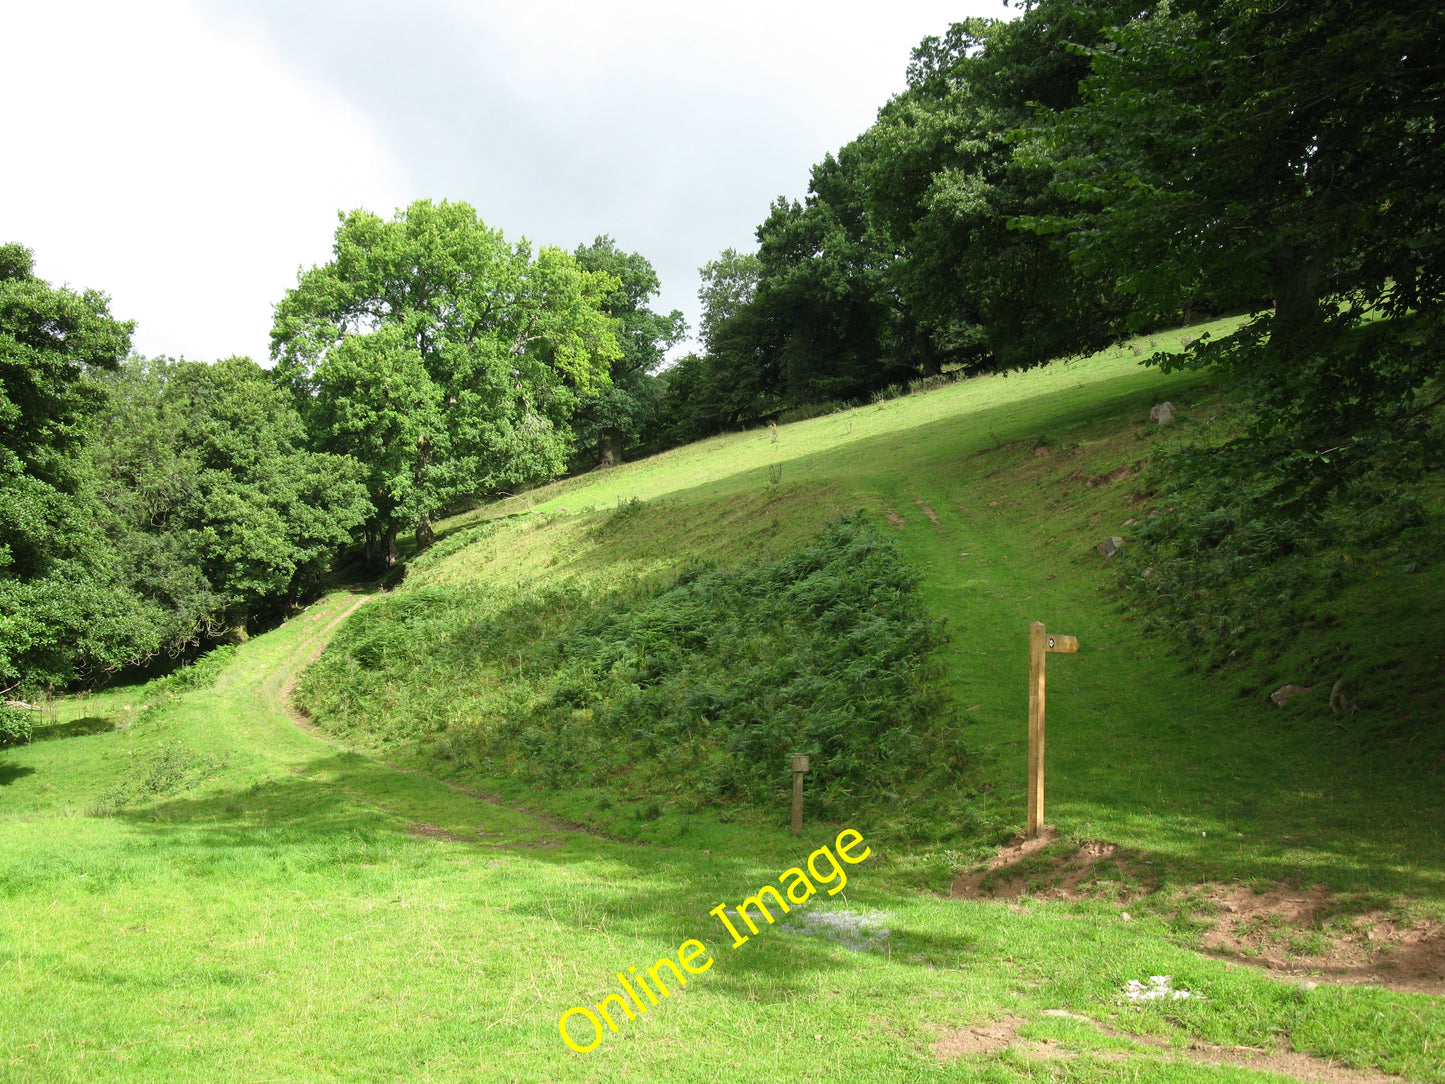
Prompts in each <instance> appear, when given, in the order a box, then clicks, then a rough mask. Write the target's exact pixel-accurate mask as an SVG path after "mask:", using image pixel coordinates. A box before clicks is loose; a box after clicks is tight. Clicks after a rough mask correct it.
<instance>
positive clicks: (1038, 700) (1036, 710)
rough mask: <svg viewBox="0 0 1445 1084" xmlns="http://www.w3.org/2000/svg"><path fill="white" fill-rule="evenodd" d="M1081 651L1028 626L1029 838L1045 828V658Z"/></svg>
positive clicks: (1038, 624)
mask: <svg viewBox="0 0 1445 1084" xmlns="http://www.w3.org/2000/svg"><path fill="white" fill-rule="evenodd" d="M1078 650H1079V641H1078V639H1077V638H1076V637H1073V636H1051V635H1049V633H1048V632H1046V631H1045V629H1044V623H1043V622H1042V621H1035V622H1034V623H1033V624H1032V625H1030V626H1029V826H1028V831H1027V832H1026V833H1025V835H1026V836H1027V838H1029V839H1033V838H1034V837H1035V836H1037V835H1038V834H1039V829H1040V828H1042V827H1043V826H1044V656H1045V655H1047V654H1048V653H1049V652H1054V653H1056V654H1061V655H1072V654H1074V652H1076V651H1078ZM794 778H796V776H795V777H794Z"/></svg>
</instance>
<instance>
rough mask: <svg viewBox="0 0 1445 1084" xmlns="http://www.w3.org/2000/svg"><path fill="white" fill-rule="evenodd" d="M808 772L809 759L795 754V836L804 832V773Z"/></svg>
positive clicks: (800, 754)
mask: <svg viewBox="0 0 1445 1084" xmlns="http://www.w3.org/2000/svg"><path fill="white" fill-rule="evenodd" d="M807 770H808V758H807V757H806V756H804V755H803V754H802V753H794V754H793V835H797V834H798V833H799V832H801V831H802V830H803V773H805V772H806V771H807Z"/></svg>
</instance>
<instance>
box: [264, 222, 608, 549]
mask: <svg viewBox="0 0 1445 1084" xmlns="http://www.w3.org/2000/svg"><path fill="white" fill-rule="evenodd" d="M618 288H619V280H618V279H617V278H615V277H614V276H612V275H610V274H608V273H607V272H605V271H588V270H585V269H584V268H583V267H582V266H581V265H580V264H579V263H578V262H577V260H576V258H575V257H573V256H572V255H571V254H569V253H567V252H565V251H564V250H562V249H558V248H548V247H544V248H542V249H540V250H539V251H537V252H536V254H535V255H534V254H533V252H532V248H531V245H530V244H528V243H527V242H526V241H525V240H524V241H522V242H520V243H518V244H516V245H511V244H508V243H507V242H506V240H505V239H504V238H503V236H502V234H501V232H500V231H497V230H493V229H490V228H488V227H487V226H486V224H485V223H483V222H482V221H481V219H480V218H479V217H478V216H477V213H476V211H475V210H474V209H473V208H472V207H470V206H468V205H467V204H465V203H448V202H445V201H444V202H442V203H438V204H433V203H432V202H431V201H429V200H419V201H417V202H415V203H413V204H412V205H411V206H410V207H408V208H407V209H406V210H405V211H399V212H398V213H397V214H396V216H395V217H394V218H393V219H392V220H391V221H385V220H383V219H382V218H380V217H379V216H377V215H375V214H372V213H370V212H366V211H360V210H358V211H353V212H351V213H350V214H346V215H343V216H342V217H341V225H340V226H339V227H338V228H337V230H336V237H335V243H334V245H333V249H332V259H331V261H330V262H329V263H327V264H325V265H323V266H320V267H314V268H312V269H311V270H310V271H307V272H304V273H303V274H302V275H301V276H300V279H299V281H298V282H297V285H296V286H295V287H293V288H292V289H291V290H290V291H288V292H287V294H286V296H285V297H284V298H283V299H282V301H281V302H280V304H278V305H277V306H276V319H275V326H274V328H273V330H272V354H273V356H274V357H275V358H276V359H277V363H278V365H277V367H278V371H279V372H280V374H281V376H282V378H283V379H285V380H287V381H288V382H289V383H290V385H291V387H292V388H293V390H294V393H295V395H296V398H297V402H298V404H299V405H300V407H301V409H302V412H303V415H304V416H305V418H306V424H307V427H308V429H309V430H310V432H311V434H312V437H313V440H314V441H315V444H316V447H317V448H318V450H323V451H328V452H334V453H338V454H345V455H351V456H354V457H355V458H356V459H358V460H359V461H360V462H361V463H362V464H364V466H365V468H366V472H367V473H366V483H367V488H368V490H369V493H370V496H371V501H372V504H373V506H374V513H373V515H372V516H371V517H370V519H369V520H368V522H367V524H366V532H367V536H368V540H369V543H380V544H381V545H382V547H383V553H384V556H386V558H387V559H388V560H393V559H394V558H395V552H396V551H395V541H394V540H395V536H396V532H397V530H398V529H399V528H403V527H411V528H414V529H415V530H416V533H417V542H418V545H420V546H424V545H426V544H427V543H428V542H429V541H430V538H431V520H432V517H433V516H435V515H436V514H437V513H439V512H441V511H442V510H444V509H446V508H447V507H449V506H450V505H452V504H454V503H455V502H457V501H459V500H461V499H464V498H467V497H470V496H472V495H475V494H479V493H486V492H491V491H497V490H501V489H505V488H509V487H513V486H517V485H520V484H522V483H524V482H529V481H533V480H535V479H538V478H545V477H548V476H551V475H555V474H559V473H561V472H562V470H563V469H564V468H565V466H566V462H567V457H568V453H569V451H570V448H571V444H572V438H573V432H572V428H571V419H572V417H573V413H574V411H575V409H576V407H577V405H578V403H579V401H580V400H581V398H582V397H583V396H586V395H588V394H591V393H595V392H597V391H598V390H599V389H601V388H603V387H606V386H607V385H608V384H609V383H610V379H611V376H610V367H611V365H612V363H613V362H614V361H616V360H618V359H619V358H621V357H622V356H623V349H622V347H621V346H620V345H619V343H618V338H617V328H616V322H615V321H614V320H612V319H611V318H610V317H609V316H608V315H607V313H606V312H605V311H604V308H603V306H604V304H605V302H606V299H607V298H608V297H609V296H610V295H611V294H612V293H613V292H614V291H615V290H617V289H618Z"/></svg>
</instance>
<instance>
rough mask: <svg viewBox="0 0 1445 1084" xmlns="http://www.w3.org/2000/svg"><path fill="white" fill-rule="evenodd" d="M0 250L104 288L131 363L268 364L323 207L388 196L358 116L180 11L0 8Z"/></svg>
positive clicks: (186, 7)
mask: <svg viewBox="0 0 1445 1084" xmlns="http://www.w3.org/2000/svg"><path fill="white" fill-rule="evenodd" d="M0 26H3V36H4V37H5V39H6V40H7V42H9V43H11V48H9V49H7V67H8V68H9V70H8V72H7V82H8V83H9V84H10V86H11V87H12V88H14V89H12V96H11V98H10V102H9V103H8V104H7V120H6V125H7V129H8V131H7V142H8V143H9V145H10V147H11V149H12V158H11V161H10V163H9V164H8V166H7V168H6V170H5V171H4V172H3V173H0V240H15V241H20V242H21V243H22V244H25V245H28V246H29V247H30V248H32V249H34V250H35V254H36V261H37V272H38V273H39V274H40V275H41V276H42V277H44V278H48V279H50V280H52V281H55V282H57V283H58V282H68V283H70V285H72V286H74V287H76V288H83V287H91V288H95V289H100V290H103V291H104V292H106V293H108V294H110V295H111V298H112V305H111V311H112V313H113V314H114V315H116V316H118V317H122V318H135V319H136V320H137V321H138V327H137V330H136V335H135V346H136V348H137V349H138V350H140V351H141V352H142V353H146V354H157V353H171V354H185V355H187V356H189V357H193V358H199V359H204V360H212V359H214V358H216V357H218V356H222V355H225V354H229V353H248V354H251V355H253V356H255V357H257V358H258V359H261V358H264V357H265V356H266V350H267V345H268V338H267V333H268V331H269V328H270V323H271V305H272V304H273V303H274V302H275V301H277V300H279V298H280V297H281V295H282V293H283V292H284V291H285V289H286V288H287V287H288V286H290V285H291V284H292V283H294V281H295V274H296V269H297V267H298V265H300V264H303V263H305V264H308V265H309V264H310V263H314V262H317V261H320V260H324V259H326V257H327V255H328V253H329V250H330V239H331V233H332V231H333V229H334V228H335V224H336V219H335V215H336V212H337V211H338V210H341V209H346V208H349V207H353V206H357V205H359V204H368V205H382V206H385V207H387V208H388V209H389V208H390V207H391V206H395V205H396V204H398V203H400V202H402V200H403V192H404V188H403V181H402V177H403V175H402V171H401V170H400V168H399V167H398V166H397V164H396V163H395V162H394V161H393V160H392V158H391V157H390V152H389V151H388V150H387V149H386V148H385V147H384V145H383V144H382V143H381V142H380V140H379V139H378V137H377V136H376V135H375V134H374V133H373V132H372V131H371V129H370V128H369V126H368V124H367V122H366V120H365V118H364V117H362V116H361V115H360V114H359V113H358V112H357V111H356V110H355V109H354V108H353V107H351V106H349V105H348V104H347V103H346V102H345V101H343V100H342V99H341V98H340V97H338V96H337V95H335V94H332V93H329V92H327V91H326V90H324V89H323V88H319V87H318V86H316V85H315V84H314V83H310V82H307V81H305V80H303V79H300V78H298V77H297V76H295V75H293V74H291V73H290V72H288V71H287V70H286V69H285V68H284V67H282V65H281V64H280V63H279V62H278V61H277V59H276V58H275V56H274V55H273V54H272V52H271V50H270V48H269V47H268V46H267V45H266V44H265V43H264V41H262V40H261V39H260V38H259V37H255V36H245V35H239V34H233V35H223V34H221V33H220V32H218V30H217V28H216V27H215V26H214V25H212V24H210V23H208V22H206V21H205V20H204V19H202V18H201V17H200V15H199V14H198V13H197V12H196V11H195V10H194V8H193V7H192V5H190V4H188V3H185V2H182V0H151V2H146V3H134V4H130V3H128V4H117V3H114V2H104V0H100V2H87V0H58V2H57V0H51V2H49V3H46V4H33V5H10V6H9V8H8V10H7V12H6V14H5V15H4V16H3V23H0Z"/></svg>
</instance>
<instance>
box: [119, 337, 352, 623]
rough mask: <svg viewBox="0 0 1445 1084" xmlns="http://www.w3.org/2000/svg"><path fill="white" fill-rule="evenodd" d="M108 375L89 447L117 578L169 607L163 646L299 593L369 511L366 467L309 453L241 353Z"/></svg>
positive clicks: (271, 387)
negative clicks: (117, 567)
mask: <svg viewBox="0 0 1445 1084" xmlns="http://www.w3.org/2000/svg"><path fill="white" fill-rule="evenodd" d="M102 383H103V385H104V387H105V388H106V390H107V392H108V396H107V398H108V405H107V407H106V408H105V409H104V410H102V411H100V412H99V414H98V415H97V417H96V419H95V421H94V423H93V426H92V433H91V458H92V461H93V463H94V465H95V470H96V474H97V477H98V479H99V481H98V483H97V485H98V492H99V495H100V496H101V498H102V500H103V501H104V503H105V504H106V506H107V508H108V509H109V510H110V512H111V514H112V517H113V518H112V519H111V520H110V534H111V538H112V545H113V547H114V550H115V552H116V554H117V558H118V560H119V561H120V563H121V568H120V570H119V571H120V578H121V580H122V582H124V583H125V584H126V586H127V587H128V588H129V589H131V590H133V591H134V592H135V593H136V594H138V595H139V596H141V597H142V598H144V599H146V600H147V601H148V602H150V603H153V604H155V605H156V606H157V607H158V608H159V610H160V611H161V613H162V614H163V615H164V617H163V622H162V633H161V637H160V640H161V646H164V647H165V648H168V649H169V650H171V651H178V650H180V648H181V647H183V646H185V645H187V644H191V643H195V642H197V641H198V640H199V639H200V638H202V637H214V636H216V635H218V634H220V633H221V632H222V631H226V630H229V631H230V632H231V634H232V635H234V636H236V637H238V638H243V637H244V636H245V634H246V626H247V623H248V621H249V620H250V619H251V618H252V617H253V616H255V615H257V614H258V613H259V612H261V611H264V610H268V609H270V610H274V609H277V608H280V607H282V606H284V605H286V604H290V603H294V602H295V601H296V600H297V599H298V598H299V597H300V596H301V595H302V594H303V593H304V592H305V591H307V590H308V589H309V588H310V587H312V586H313V585H314V584H315V583H316V582H317V581H318V580H319V579H320V578H321V576H322V575H323V574H324V573H325V572H326V570H327V569H328V568H329V567H330V565H331V561H332V559H333V557H334V556H335V554H336V553H337V552H338V550H339V549H340V548H341V547H342V546H344V545H345V544H346V543H348V542H349V541H350V540H351V538H352V534H353V532H354V531H355V529H356V528H357V527H359V526H360V525H361V524H362V523H363V522H364V520H365V519H366V517H367V516H368V514H370V512H371V507H370V504H369V503H368V501H367V499H366V492H365V489H364V488H363V486H362V484H361V481H360V477H359V476H360V474H361V468H360V465H359V464H358V463H357V462H356V461H354V460H352V459H349V458H344V457H341V456H336V455H330V454H325V453H318V452H312V451H309V450H308V449H307V448H306V430H305V427H304V426H303V425H302V422H301V418H300V415H299V414H298V413H297V411H296V408H295V406H294V405H293V403H292V402H291V398H290V396H289V395H288V394H287V393H286V392H285V390H284V389H282V388H280V387H278V386H277V385H276V383H275V381H274V380H273V379H272V378H271V375H270V374H269V373H267V372H266V371H265V370H264V369H262V368H261V367H260V366H259V365H257V364H255V363H254V362H252V361H251V360H250V359H249V358H227V359H225V360H223V361H219V362H217V363H215V364H214V365H206V364H203V363H201V362H193V361H173V360H170V359H167V358H158V359H155V360H151V361H147V360H144V359H140V358H135V359H132V360H130V361H128V362H127V363H126V364H125V365H124V366H122V367H121V369H120V370H119V371H118V372H117V373H115V374H113V375H108V376H106V377H105V378H104V379H103V381H102Z"/></svg>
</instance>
